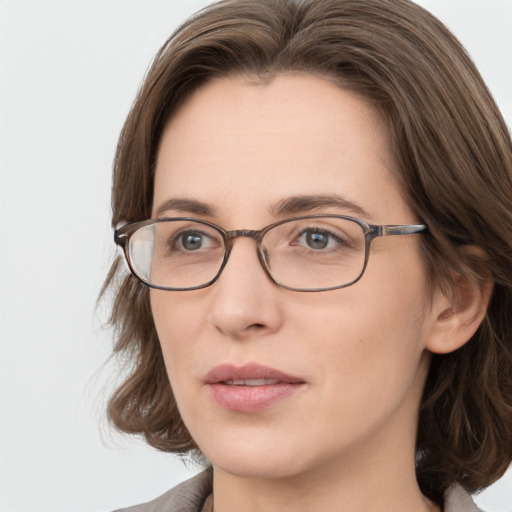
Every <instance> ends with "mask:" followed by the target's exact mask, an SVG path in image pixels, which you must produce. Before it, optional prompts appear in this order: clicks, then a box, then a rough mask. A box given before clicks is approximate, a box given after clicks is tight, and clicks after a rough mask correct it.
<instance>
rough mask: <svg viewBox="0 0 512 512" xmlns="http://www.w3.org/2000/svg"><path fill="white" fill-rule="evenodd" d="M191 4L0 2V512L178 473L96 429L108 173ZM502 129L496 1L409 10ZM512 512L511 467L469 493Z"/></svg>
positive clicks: (509, 58)
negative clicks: (437, 26)
mask: <svg viewBox="0 0 512 512" xmlns="http://www.w3.org/2000/svg"><path fill="white" fill-rule="evenodd" d="M206 3H207V2H206V1H202V0H186V1H185V0H179V1H175V0H172V1H171V0H168V1H156V0H136V1H135V0H116V1H111V0H110V1H107V0H61V1H58V0H35V1H28V0H3V1H0V273H1V274H0V512H43V511H48V512H70V511H74V512H82V511H88V512H102V511H108V510H112V509H114V508H118V507H121V506H126V505H129V504H135V503H138V502H141V501H145V500H149V499H150V498H152V497H154V496H156V495H158V494H159V493H161V492H164V491H165V490H167V489H168V488H169V487H171V486H173V485H174V484H175V483H177V482H178V481H180V480H182V479H184V478H186V477H187V476H188V475H189V474H190V473H191V471H190V470H186V469H184V468H183V465H182V464H181V463H180V462H179V461H177V460H175V459H173V458H172V457H171V456H169V455H165V454H161V453H158V452H156V451H154V450H152V449H150V448H147V447H145V445H143V444H142V443H141V442H137V441H133V440H126V439H124V438H122V437H120V436H118V435H116V434H113V433H112V432H110V431H109V429H108V428H107V426H106V425H105V421H104V419H103V406H104V401H105V394H108V390H109V389H111V387H112V385H113V382H114V381H115V378H116V374H117V372H116V367H115V365H114V364H112V363H109V364H106V360H107V358H108V355H109V352H110V347H111V337H110V333H109V332H108V331H107V330H105V329H104V328H103V323H104V321H105V318H106V316H105V311H106V307H105V305H103V306H100V307H99V308H95V301H96V297H97V294H98V291H99V289H100V287H101V283H102V280H103V278H104V275H105V273H106V271H107V268H108V265H109V262H110V260H111V258H112V256H113V254H114V252H115V251H114V248H113V243H112V233H111V231H110V228H109V222H110V218H109V215H110V213H109V192H110V191H109V189H110V167H111V162H112V158H113V152H114V147H115V143H116V138H117V135H118V133H119V130H120V128H121V125H122V122H123V120H124V117H125V116H126V114H127V112H128V110H129V107H130V104H131V102H132V100H133V98H134V95H135V92H136V90H137V87H138V85H139V83H140V80H141V78H142V76H143V74H144V72H145V70H146V69H147V66H148V64H149V62H150V60H151V57H152V56H153V54H154V53H155V52H156V50H157V49H158V48H159V46H160V45H161V44H162V43H163V42H164V40H165V39H166V38H167V36H168V35H169V34H170V33H171V31H172V30H173V29H174V28H175V27H176V26H177V24H178V23H179V22H181V21H183V20H184V19H185V18H186V17H187V16H188V15H190V14H191V13H192V12H194V11H195V10H197V9H198V8H200V7H202V6H204V5H206ZM420 3H421V4H422V5H425V6H426V7H428V8H430V9H431V10H432V11H433V12H434V13H435V14H437V15H438V16H439V17H440V18H441V19H443V20H444V21H445V22H446V23H447V24H448V26H450V27H451V29H452V30H453V31H454V32H455V33H456V34H457V35H458V36H459V37H460V38H461V39H462V41H463V43H464V44H465V45H466V47H467V48H468V50H469V52H470V53H471V55H472V56H473V58H474V60H475V61H476V62H477V65H478V66H479V67H480V69H481V71H482V73H483V75H484V78H485V79H486V80H487V82H488V84H489V86H490V88H491V90H492V92H493V93H494V95H495V97H496V99H497V101H498V103H499V104H500V106H501V108H502V110H503V112H504V114H505V117H506V119H507V120H508V123H509V125H510V124H512V30H511V29H512V0H422V1H421V2H420ZM478 501H479V503H480V504H481V506H482V507H484V508H486V510H488V511H489V512H510V511H512V472H511V471H509V472H508V474H507V476H506V477H505V478H503V479H502V480H501V481H500V482H499V483H497V484H496V485H495V486H493V487H492V488H491V489H489V490H488V491H486V492H485V493H483V494H482V495H481V496H479V498H478Z"/></svg>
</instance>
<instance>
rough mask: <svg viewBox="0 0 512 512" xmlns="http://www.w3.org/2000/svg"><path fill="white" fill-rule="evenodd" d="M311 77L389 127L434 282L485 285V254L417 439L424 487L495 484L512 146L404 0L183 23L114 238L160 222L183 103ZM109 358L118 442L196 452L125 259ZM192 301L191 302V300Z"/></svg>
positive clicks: (124, 177) (124, 169)
mask: <svg viewBox="0 0 512 512" xmlns="http://www.w3.org/2000/svg"><path fill="white" fill-rule="evenodd" d="M288 72H306V73H312V74H316V75H319V76H322V77H325V78H327V79H328V80H331V81H332V82H333V83H335V84H337V85H339V86H340V87H343V88H347V89H349V90H352V91H355V92H356V93H357V94H360V95H361V96H362V97H364V98H366V99H367V100H368V101H369V102H371V103H372V104H373V105H375V106H376V107H377V108H378V109H379V110H380V111H381V112H382V113H383V115H384V117H385V119H386V121H387V123H388V126H389V129H390V131H391V134H392V137H393V144H394V153H395V157H396V163H397V168H396V173H397V179H398V180H399V183H400V186H401V187H402V191H403V195H404V198H405V200H406V201H407V202H408V204H409V205H410V207H411V208H412V209H413V211H414V212H415V213H416V214H417V216H418V217H419V219H420V220H421V222H423V223H425V224H426V225H427V226H428V234H427V235H425V236H423V237H421V242H420V243H421V244H422V253H423V257H424V260H425V265H426V268H427V271H428V273H429V276H430V279H431V282H432V283H434V284H437V285H439V286H454V284H453V283H454V278H453V276H454V274H455V275H456V274H463V275H464V274H466V275H467V274H471V275H472V276H473V277H476V278H477V279H478V278H482V279H483V278H484V277H482V276H479V269H481V268H482V265H481V264H479V265H476V264H475V262H473V261H471V260H470V259H469V256H468V252H469V251H464V246H467V245H468V244H471V245H476V246H478V247H480V248H481V249H483V252H484V253H485V254H486V260H485V268H486V272H487V275H489V274H490V275H492V279H493V281H494V290H493V293H492V297H491V300H490V304H489V307H488V311H487V315H486V317H485V319H484V321H483V322H482V324H481V325H480V327H479V329H478V331H477V332H476V333H475V335H474V336H473V337H472V339H471V340H469V341H468V343H466V344H465V345H464V346H463V347H462V348H460V349H459V350H456V351H455V352H453V353H449V354H445V355H438V354H433V356H432V360H431V366H430V371H429V375H428V378H427V381H426V385H425V390H424V394H423V397H422V402H421V408H420V414H419V421H418V433H417V478H418V482H419V484H420V487H421V489H422V491H423V492H424V493H425V494H426V495H427V496H428V497H430V498H431V499H434V500H436V501H439V500H440V496H441V495H442V493H443V492H444V490H445V489H446V488H447V487H448V486H449V485H451V484H452V483H455V482H458V483H460V484H461V485H462V486H463V487H465V488H466V489H467V490H468V491H470V492H474V491H477V490H479V489H482V488H485V487H487V486H488V485H490V484H491V483H492V482H493V481H495V480H496V479H498V478H499V477H500V476H501V475H502V474H503V473H504V471H505V470H506V468H507V467H508V465H509V464H510V462H511V460H512V144H511V138H510V133H509V131H508V129H507V126H506V124H505V122H504V120H503V118H502V117H501V115H500V112H499V110H498V108H497V106H496V104H495V102H494V100H493V99H492V97H491V95H490V93H489V91H488V89H487V87H486V86H485V84H484V82H483V80H482V78H481V77H480V75H479V73H478V71H477V70H476V68H475V66H474V64H473V62H472V61H471V59H470V58H469V56H468V55H467V53H466V52H465V50H464V49H463V47H462V46H461V44H460V43H459V42H458V41H457V39H456V38H455V37H454V36H453V35H452V34H451V33H450V32H449V30H448V29H447V28H446V27H445V26H444V25H443V24H442V23H441V22H440V21H439V20H437V19H436V18H435V17H434V16H432V15H431V14H429V13H428V12H427V11H425V10H424V9H422V8H421V7H419V6H417V5H416V4H414V3H412V2H410V1H409V0H302V1H301V0H258V1H254V0H224V1H220V2H218V3H215V4H212V5H211V6H210V7H207V8H206V9H204V10H202V11H200V12H199V13H197V14H196V15H195V16H193V17H192V18H190V19H189V20H188V21H186V22H185V23H184V24H183V25H182V26H181V27H180V28H179V29H178V30H177V31H176V32H175V33H174V34H173V35H172V36H171V37H170V38H169V39H168V41H167V42H166V43H165V44H164V45H163V47H162V48H161V49H160V51H159V52H158V54H157V55H156V57H155V59H154V61H153V64H152V66H151V67H150V69H149V70H148V72H147V74H146V77H145V79H144V81H143V83H142V85H141V87H140V89H139V92H138V94H137V97H136V99H135V102H134V104H133V106H132V109H131V111H130V113H129V115H128V118H127V120H126V122H125V124H124V127H123V130H122V133H121V135H120V138H119V143H118V147H117V153H116V157H115V162H114V172H113V190H112V208H113V225H114V226H116V225H117V224H118V223H121V222H129V221H140V220H145V219H148V218H150V217H151V210H152V198H153V184H154V172H155V160H156V155H157V152H158V146H159V142H160V138H161V135H162V131H163V129H164V127H165V125H166V123H167V121H168V120H169V118H170V117H171V116H172V115H173V112H174V111H175V109H176V108H177V106H178V105H179V104H180V103H181V102H182V101H183V100H184V99H185V98H186V97H188V96H189V95H190V94H191V93H192V92H193V91H194V90H195V89H197V88H198V87H201V85H203V84H205V83H206V82H208V81H209V80H211V79H212V78H215V77H228V76H235V75H237V76H246V77H248V78H250V79H251V80H261V81H263V82H265V81H269V80H272V78H273V77H274V76H275V75H276V74H278V73H288ZM107 290H109V291H110V292H111V293H112V294H113V297H114V300H113V307H112V314H111V322H112V325H113V326H114V328H115V333H116V343H115V347H114V352H115V353H116V354H117V355H118V356H120V357H121V358H122V359H123V360H124V361H125V362H126V363H127V368H128V370H127V373H126V376H125V378H124V381H123V383H122V384H121V385H120V386H119V387H118V389H117V390H116V391H115V392H114V393H113V395H112V396H111V398H110V401H109V404H108V416H109V418H110V420H111V422H112V423H113V424H114V425H115V427H117V428H118V429H119V430H121V431H123V432H127V433H131V434H139V435H142V436H143V437H144V438H145V439H146V440H147V442H148V443H149V444H150V445H152V446H154V447H156V448H158V449H160V450H163V451H168V452H175V453H186V452H189V451H191V450H195V449H197V447H196V445H195V444H194V441H193V440H192V438H191V436H190V434H189V433H188V431H187V429H186V427H185V425H184V424H183V422H182V419H181V417H180V414H179V411H178V409H177V406H176V402H175V400H174V397H173V392H172V389H171V387H170V384H169V380H168V378H167V374H166V370H165V366H164V361H163V357H162V352H161V348H160V344H159V341H158V337H157V334H156V330H155V325H154V322H153V318H152V314H151V309H150V305H149V292H148V288H147V287H145V286H144V285H143V284H141V283H140V282H139V281H138V280H137V279H136V278H134V277H133V276H131V275H128V274H127V273H126V272H125V271H124V268H123V266H122V265H121V264H120V259H119V258H118V259H116V260H115V261H114V263H113V265H112V268H111V270H110V272H109V275H108V277H107V280H106V282H105V285H104V292H105V291H107ZM182 293H186V292H182Z"/></svg>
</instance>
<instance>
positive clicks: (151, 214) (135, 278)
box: [106, 0, 512, 512]
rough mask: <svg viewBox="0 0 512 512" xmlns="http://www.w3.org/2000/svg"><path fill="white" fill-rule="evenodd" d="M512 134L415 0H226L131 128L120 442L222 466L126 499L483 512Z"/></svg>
mask: <svg viewBox="0 0 512 512" xmlns="http://www.w3.org/2000/svg"><path fill="white" fill-rule="evenodd" d="M511 198H512V145H511V140H510V136H509V133H508V131H507V128H506V126H505V124H504V122H503V119H502V118H501V116H500V114H499V111H498V109H497V107H496V106H495V104H494V102H493V100H492V98H491V97H490V95H489V92H488V91H487V89H486V87H485V85H484V84H483V82H482V80H481V78H480V76H479V74H478V72H477V71H476V69H475V68H474V65H473V64H472V62H471V61H470V59H469V58H468V56H467V55H466V54H465V52H464V50H463V49H462V48H461V46H460V45H459V43H458V42H457V41H456V40H455V39H454V37H453V36H452V35H451V34H450V33H449V32H448V31H447V29H446V28H445V27H444V26H443V25H442V24H441V23H440V22H439V21H438V20H436V19H435V18H433V17H432V16H431V15H430V14H428V13H427V12H426V11H424V10H423V9H421V8H420V7H418V6H417V5H415V4H413V3H411V2H409V1H408V0H364V1H363V0H309V1H302V2H299V1H294V0H279V1H274V0H263V1H259V2H253V1H252V0H226V1H222V2H219V3H217V4H214V5H212V6H211V7H210V8H207V9H205V10H204V11H202V12H200V13H199V14H198V15H196V16H195V17H194V18H192V19H191V20H189V21H188V22H187V23H185V24H184V25H183V26H182V27H181V28H180V29H178V31H177V32H176V33H175V34H174V35H173V37H171V38H170V39H169V41H168V42H167V43H166V44H165V45H164V47H163V48H162V49H161V51H160V52H159V53H158V55H157V57H156V59H155V61H154V63H153V66H152V68H151V69H150V71H149V72H148V75H147V76H146V79H145V82H144V84H143V86H142V88H141V90H140V92H139V94H138V97H137V99H136V102H135V104H134V106H133V108H132V111H131V112H130V115H129V116H128V119H127V121H126V124H125V126H124V129H123V132H122V134H121V137H120V142H119V146H118V152H117V156H116V161H115V168H114V183H113V224H114V225H115V226H117V227H118V229H117V230H116V235H115V236H116V242H117V243H118V244H119V245H120V246H122V247H123V248H124V252H125V256H126V259H127V262H128V264H129V266H130V269H131V272H132V274H130V275H126V274H123V272H122V266H121V265H120V262H119V260H118V261H116V262H115V264H114V266H113V268H112V270H111V273H110V275H109V277H108V279H107V282H106V286H107V287H113V288H114V289H115V291H116V299H115V303H114V307H113V314H112V322H113V324H114V325H115V326H117V328H118V341H117V345H116V352H118V353H120V354H124V355H125V356H127V357H129V359H130V360H131V361H132V362H133V371H132V373H131V375H130V376H129V377H128V378H127V379H126V381H125V383H124V384H123V385H122V386H121V387H120V388H119V389H118V390H117V391H116V393H115V394H114V395H113V397H112V399H111V401H110V404H109V416H110V418H111V420H112V421H113V423H114V424H115V425H116V427H117V428H119V429H120V430H122V431H125V432H128V433H134V434H142V435H144V437H145V438H146V440H147V441H148V442H149V443H150V444H151V445H153V446H155V447H156V448H158V449H160V450H164V451H170V452H174V453H179V454H185V453H187V452H195V453H196V454H197V455H198V456H200V457H204V459H206V461H208V462H207V464H208V469H207V470H206V471H205V472H204V473H202V474H201V475H200V476H198V477H196V478H195V479H193V480H191V481H189V482H186V483H185V484H182V485H181V486H179V487H178V488H176V489H174V490H172V491H170V492H169V493H167V494H166V495H164V496H162V497H160V498H159V499H157V500H155V501H154V502H152V503H150V504H146V505H141V506H138V507H134V508H131V509H128V510H132V511H134V512H135V511H160V510H162V511H163V510H180V511H181V510H183V511H200V510H203V511H208V510H215V511H231V510H248V511H250V510H258V511H267V510H280V511H283V510H284V511H286V510H294V511H296V510H305V511H306V510H317V509H318V510H322V511H327V512H329V511H331V510H333V511H334V510H336V511H339V510H352V511H355V510H365V511H371V510H379V511H387V510H415V511H427V510H431V511H434V510H435V511H440V510H445V511H448V512H450V511H451V512H453V511H461V510H464V511H467V510H477V508H476V507H475V505H474V504H473V502H472V501H471V498H470V496H469V495H468V493H471V492H475V491H477V490H479V489H482V488H485V487H486V486H488V485H490V484H491V483H492V482H493V481H495V480H496V479H498V478H499V477H500V476H501V475H502V474H503V472H504V471H505V470H506V468H507V467H508V465H509V464H510V462H511V460H512V380H511V369H512V341H511V334H510V333H511V332H512V330H511V326H510V321H511V320H510V319H511V318H512V315H511V313H512V308H511V304H512V302H511V298H512V295H511V288H512V282H511V281H512V280H511V277H510V268H511V265H512V236H511V234H510V229H509V226H510V225H511V224H512V222H511V221H512V204H511Z"/></svg>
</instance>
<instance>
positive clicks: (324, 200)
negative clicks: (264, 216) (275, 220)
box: [270, 194, 371, 219]
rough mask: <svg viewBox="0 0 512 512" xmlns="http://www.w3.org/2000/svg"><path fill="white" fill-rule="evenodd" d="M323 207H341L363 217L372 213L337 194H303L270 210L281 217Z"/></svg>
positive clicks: (285, 200)
mask: <svg viewBox="0 0 512 512" xmlns="http://www.w3.org/2000/svg"><path fill="white" fill-rule="evenodd" d="M323 208H339V209H342V210H348V211H349V212H351V213H353V214H355V215H358V216H360V217H363V218H365V219H369V218H371V215H370V214H369V213H368V212H367V211H366V210H365V209H364V208H363V207H362V206H360V205H359V204H357V203H355V202H354V201H351V200H349V199H347V198H344V197H342V196H339V195H336V194H329V195H301V196H293V197H289V198H286V199H282V200H281V201H279V202H278V203H277V204H275V205H274V206H273V207H272V208H271V209H270V212H271V213H272V215H274V216H276V217H279V216H283V215H296V214H302V213H308V212H311V211H313V210H318V209H323Z"/></svg>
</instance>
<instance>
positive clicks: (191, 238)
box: [173, 231, 215, 251]
mask: <svg viewBox="0 0 512 512" xmlns="http://www.w3.org/2000/svg"><path fill="white" fill-rule="evenodd" d="M173 238H174V242H173V247H174V248H175V249H177V250H180V251H198V250H200V249H209V248H211V247H213V246H214V245H215V243H214V241H213V240H212V238H211V237H210V236H208V235H207V234H206V233H201V232H200V231H183V232H181V233H177V234H176V235H175V236H174V237H173Z"/></svg>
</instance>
